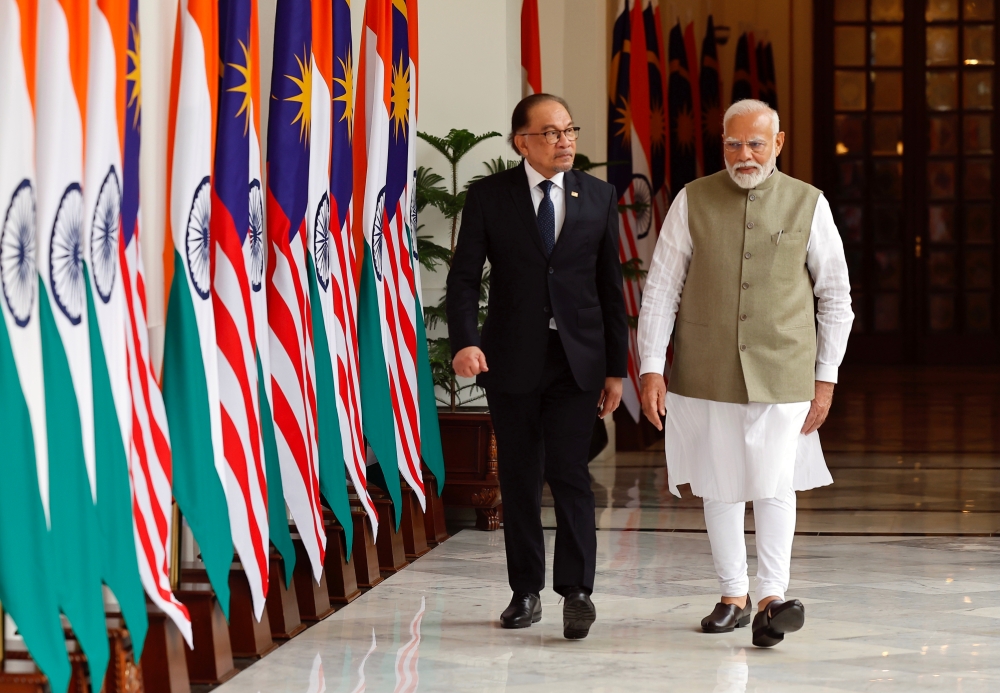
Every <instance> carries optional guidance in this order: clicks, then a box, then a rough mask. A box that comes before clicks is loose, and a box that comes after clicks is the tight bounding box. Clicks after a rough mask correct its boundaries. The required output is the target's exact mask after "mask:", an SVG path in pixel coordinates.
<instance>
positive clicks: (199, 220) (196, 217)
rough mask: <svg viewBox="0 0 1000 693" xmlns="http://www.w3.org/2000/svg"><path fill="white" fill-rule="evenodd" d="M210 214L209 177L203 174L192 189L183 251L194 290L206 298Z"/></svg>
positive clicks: (210, 277)
mask: <svg viewBox="0 0 1000 693" xmlns="http://www.w3.org/2000/svg"><path fill="white" fill-rule="evenodd" d="M211 216H212V196H211V192H210V191H209V179H208V176H205V177H204V178H202V179H201V183H199V184H198V188H197V189H196V190H195V191H194V197H193V198H192V199H191V211H190V212H188V220H187V232H186V234H185V237H184V253H185V255H186V256H187V258H186V259H187V267H188V274H189V275H190V277H191V284H193V285H194V290H195V292H196V293H197V294H198V295H199V296H200V297H201V298H202V299H207V298H208V297H209V295H210V293H211V288H212V276H211V273H210V271H209V262H208V261H209V245H208V244H209V240H210V236H209V230H208V222H209V220H210V219H211Z"/></svg>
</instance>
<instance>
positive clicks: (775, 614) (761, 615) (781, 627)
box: [753, 599, 806, 647]
mask: <svg viewBox="0 0 1000 693" xmlns="http://www.w3.org/2000/svg"><path fill="white" fill-rule="evenodd" d="M805 621H806V608H805V607H804V606H802V602H800V601H799V600H798V599H790V600H788V601H787V602H779V601H773V602H771V603H770V604H768V605H767V607H766V608H764V609H762V610H761V611H758V612H757V616H755V617H754V619H753V644H754V645H756V646H757V647H774V646H775V645H777V644H778V643H779V642H781V641H782V640H784V639H785V633H794V632H795V631H797V630H798V629H800V628H801V627H802V624H803V623H805Z"/></svg>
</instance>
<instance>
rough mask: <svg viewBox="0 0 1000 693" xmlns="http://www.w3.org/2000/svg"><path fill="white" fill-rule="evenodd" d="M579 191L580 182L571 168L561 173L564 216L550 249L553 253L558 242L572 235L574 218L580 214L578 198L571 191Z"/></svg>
mask: <svg viewBox="0 0 1000 693" xmlns="http://www.w3.org/2000/svg"><path fill="white" fill-rule="evenodd" d="M579 192H580V182H579V181H578V180H577V179H576V172H575V171H573V170H569V171H566V173H565V175H563V201H564V202H565V204H566V216H564V217H563V225H562V229H561V230H560V231H559V239H558V240H557V241H556V247H555V248H553V250H552V253H553V254H555V252H556V251H557V250H559V244H560V243H562V241H563V239H564V238H566V237H567V236H570V235H572V233H573V229H574V227H575V226H576V219H577V216H578V215H579V214H580V198H579V197H573V193H579Z"/></svg>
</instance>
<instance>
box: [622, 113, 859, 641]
mask: <svg viewBox="0 0 1000 693" xmlns="http://www.w3.org/2000/svg"><path fill="white" fill-rule="evenodd" d="M723 138H724V143H725V147H724V149H725V156H726V168H727V171H726V172H723V173H719V174H715V181H714V182H710V181H707V180H706V179H701V180H700V181H697V182H696V183H695V184H692V186H689V187H690V194H689V190H688V189H687V188H686V189H684V190H681V191H679V192H678V193H677V195H676V198H675V200H674V202H673V205H672V206H671V208H670V211H669V213H668V214H667V218H666V220H665V221H664V224H663V228H662V230H661V232H660V236H659V240H658V241H657V245H656V250H655V253H654V256H653V260H652V263H651V266H650V268H649V273H648V276H647V278H646V285H645V289H644V293H643V299H642V309H641V312H640V315H639V332H638V347H639V354H640V358H641V368H640V373H641V391H642V395H641V396H642V404H643V411H644V413H645V415H646V416H647V418H649V420H650V421H651V422H653V424H654V425H655V426H657V428H661V427H662V426H663V425H664V424H663V423H662V422H661V417H663V416H664V415H665V426H666V430H665V444H666V458H667V468H668V478H669V484H670V490H671V491H672V492H673V493H674V494H675V495H680V494H679V493H678V491H677V487H678V486H679V485H682V484H690V486H691V491H692V493H694V494H695V495H697V496H700V497H702V498H703V499H704V506H705V523H706V527H707V529H708V534H709V538H710V541H711V545H712V555H713V558H714V562H715V567H716V571H717V573H718V577H719V584H720V587H721V591H722V601H721V602H720V603H719V604H718V605H717V606H716V609H715V611H713V613H712V614H710V615H709V616H707V617H706V618H705V619H704V620H703V621H702V627H703V629H704V630H705V631H706V632H731V631H732V630H733V629H734V628H738V627H742V626H745V625H747V624H748V623H749V621H750V615H751V612H752V601H751V600H750V597H749V579H748V576H747V562H746V545H745V540H744V514H745V505H746V502H747V501H752V502H753V506H754V515H755V524H756V548H757V556H758V569H757V586H756V594H755V596H756V600H757V602H758V616H757V618H756V619H754V624H753V631H754V635H753V642H754V644H755V645H758V646H764V647H767V646H771V645H774V644H777V643H778V642H780V641H781V640H782V639H783V637H784V635H785V634H786V633H790V632H794V631H795V630H798V629H799V628H800V627H801V626H802V623H803V621H804V618H805V610H804V607H803V606H802V604H801V602H799V601H798V600H794V599H793V600H789V601H785V590H786V589H787V587H788V580H789V569H790V561H791V548H792V538H793V535H794V531H795V491H801V490H807V489H811V488H815V487H818V486H823V485H826V484H830V483H832V481H833V480H832V478H831V477H830V473H829V471H828V470H827V467H826V462H825V460H824V458H823V452H822V449H821V447H820V442H819V434H818V431H817V429H818V428H819V427H820V425H821V424H822V423H823V421H824V420H825V419H826V415H827V413H828V411H829V408H830V404H831V402H832V397H833V388H834V384H835V383H836V382H837V371H838V367H839V365H840V363H841V361H842V359H843V356H844V352H845V350H846V347H847V339H848V336H849V333H850V330H851V325H852V323H853V319H854V315H853V313H852V311H851V299H850V282H849V279H848V274H847V265H846V262H845V259H844V249H843V244H842V242H841V239H840V235H839V233H838V231H837V228H836V226H835V224H834V221H833V216H832V214H831V211H830V205H829V203H828V202H827V200H826V198H825V197H823V196H822V194H820V193H819V191H817V190H815V189H814V188H811V186H807V185H805V184H804V183H801V182H799V181H795V180H794V179H791V178H789V177H787V176H783V174H780V173H778V172H777V170H776V167H775V160H776V157H777V155H778V153H780V151H781V146H782V145H783V143H784V133H782V132H779V127H778V115H777V113H776V112H775V111H773V110H772V109H770V107H768V106H767V104H764V103H762V102H759V101H752V100H746V101H742V102H737V103H736V104H734V105H733V106H732V107H730V109H729V110H728V111H727V112H726V115H725V134H724V136H723ZM727 176H728V178H727ZM732 183H735V186H734V185H732ZM713 186H714V187H713ZM720 186H721V187H720ZM737 186H738V187H737ZM705 191H707V192H705ZM712 191H722V192H724V193H725V194H719V195H717V196H714V195H712ZM788 191H794V192H796V193H799V192H801V193H803V195H804V196H803V195H799V196H798V197H795V196H794V195H790V194H786V193H788ZM695 193H698V194H697V195H696V194H695ZM810 194H811V196H810ZM781 195H784V197H783V198H781V197H780V196H781ZM706 196H708V197H706ZM689 198H691V204H692V205H695V204H696V205H697V206H698V209H699V211H698V214H695V213H694V209H689ZM779 198H780V199H779ZM789 200H791V201H789ZM801 200H808V201H809V202H808V204H813V203H812V200H815V203H814V208H812V209H802V207H803V204H801ZM766 202H767V203H769V204H770V207H765V206H763V205H764V204H765V203H766ZM782 204H783V205H784V207H782V206H781V205H782ZM726 205H728V206H729V207H728V208H727V207H725V206H726ZM720 206H721V207H720ZM713 208H715V209H713ZM765 210H772V212H771V213H768V212H766V211H765ZM776 211H780V213H775V212H776ZM758 212H761V214H760V215H757V216H755V214H757V213H758ZM727 215H728V216H727ZM769 216H770V217H773V218H768V217H769ZM737 218H738V223H740V224H741V226H736V225H735V224H733V223H730V222H731V221H732V220H736V219H737ZM810 218H811V223H810V221H809V220H810ZM716 219H726V220H729V221H727V222H726V224H725V226H726V228H717V227H719V226H723V224H721V223H720V222H715V221H713V220H716ZM792 219H795V220H798V221H790V220H792ZM755 220H756V222H755ZM755 223H756V229H755ZM786 224H787V227H786V226H785V225H786ZM695 227H697V228H695ZM693 230H694V231H696V233H695V234H694V235H693V234H692V231H693ZM762 231H763V232H764V233H763V234H762V233H761V232H762ZM744 236H745V238H744ZM716 241H718V242H716ZM803 241H805V242H803ZM726 244H729V245H726ZM723 248H727V250H721V249H723ZM744 251H745V252H744ZM721 252H726V253H728V254H729V255H732V256H734V258H733V259H728V258H727V259H726V262H727V263H729V264H728V265H727V266H728V267H729V268H731V269H730V270H729V271H728V274H727V273H726V271H725V270H723V269H713V268H715V267H722V266H723V265H725V263H721V262H716V260H717V258H714V257H711V256H706V254H711V253H721ZM699 253H700V254H701V255H699ZM692 258H697V259H698V260H699V262H698V263H696V265H697V268H698V269H697V271H698V276H697V278H696V280H695V281H692V274H693V273H694V272H695V265H692ZM734 263H735V264H734ZM755 263H757V264H755ZM796 265H797V266H796ZM689 270H690V272H691V274H689ZM713 272H715V274H713ZM706 275H707V276H706ZM795 282H798V284H796V283H795ZM722 284H724V286H720V285H722ZM795 287H798V288H797V289H796V288H795ZM810 287H811V288H810ZM795 290H798V291H799V292H800V293H804V294H805V295H804V299H798V300H797V303H796V302H793V304H794V305H792V304H789V305H792V308H789V307H788V306H784V307H783V304H782V302H783V301H784V300H785V299H786V297H787V296H788V295H790V294H791V293H794V291H795ZM717 291H718V292H720V293H719V294H718V295H717V294H716V292H717ZM813 295H815V298H816V299H818V301H817V303H816V304H815V306H816V308H815V310H814V308H813V304H812V298H813ZM726 301H728V303H726ZM754 301H756V303H754ZM785 302H786V303H787V301H785ZM723 304H724V305H723ZM774 304H778V308H774V307H773V306H774ZM720 305H722V307H720ZM737 306H738V307H737ZM747 306H750V307H749V308H748V307H747ZM793 309H794V311H799V314H798V316H797V317H789V315H790V313H791V312H794V311H793ZM720 311H721V312H720ZM678 313H680V315H679V316H678ZM703 313H704V314H703ZM718 322H722V323H724V328H721V329H722V330H723V331H720V329H716V328H713V327H712V325H713V324H714V323H718ZM730 323H732V324H730ZM762 323H763V324H762ZM791 323H794V324H791ZM675 326H676V327H677V333H676V335H675V337H674V339H675V349H676V350H677V352H676V353H677V360H676V362H675V364H674V367H673V372H672V374H671V378H670V381H671V382H670V392H669V393H668V392H667V391H666V389H667V388H666V383H665V379H664V376H663V374H664V371H665V370H666V368H667V358H666V354H667V345H668V342H669V341H670V338H671V335H672V334H673V333H674V329H675ZM790 335H791V336H793V337H792V338H789V336H790ZM730 336H731V338H730ZM720 342H721V343H720ZM706 354H708V355H706ZM712 354H717V355H720V356H719V358H717V359H716V360H717V361H718V368H716V361H713V360H712V359H714V358H716V357H715V356H712ZM803 364H804V365H805V369H806V370H805V371H804V372H803V367H802V366H803ZM727 368H728V371H727ZM813 369H814V370H813ZM813 372H814V373H815V376H814V377H815V383H813V382H811V380H812V378H813V375H812V374H813ZM720 373H721V375H720ZM727 373H731V374H733V375H732V376H731V377H730V376H729V375H727ZM726 378H729V379H730V380H738V381H739V382H738V383H735V384H734V383H722V382H720V379H721V380H725V379H726ZM803 380H804V381H805V383H804V385H805V387H803ZM793 381H795V382H793ZM675 383H676V386H675ZM682 392H685V393H688V394H682ZM716 392H719V393H723V394H720V395H718V396H716V395H715V394H714V393H716ZM803 392H805V393H806V394H805V395H799V396H796V395H795V394H789V393H803ZM691 393H695V394H701V393H708V394H705V395H704V396H701V397H698V396H690V394H691ZM732 393H738V394H737V395H736V396H732ZM811 393H814V394H811ZM755 396H756V397H758V398H759V399H760V400H762V401H755V400H754V398H755ZM810 398H811V401H810ZM798 399H801V400H802V401H796V400H798Z"/></svg>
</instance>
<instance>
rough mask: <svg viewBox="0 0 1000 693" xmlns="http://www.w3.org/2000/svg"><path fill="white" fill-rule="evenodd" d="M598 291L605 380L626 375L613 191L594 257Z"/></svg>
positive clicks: (624, 316)
mask: <svg viewBox="0 0 1000 693" xmlns="http://www.w3.org/2000/svg"><path fill="white" fill-rule="evenodd" d="M597 292H598V295H599V296H600V299H601V313H602V314H603V315H604V348H605V349H606V350H607V354H606V356H607V375H606V377H608V378H624V377H626V376H627V375H628V315H627V313H626V311H625V296H624V293H623V289H622V265H621V260H620V259H619V257H618V199H617V195H616V194H615V192H614V190H612V193H611V196H610V204H609V205H608V224H607V229H605V233H604V240H603V241H602V243H601V250H600V253H599V254H598V256H597Z"/></svg>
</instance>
